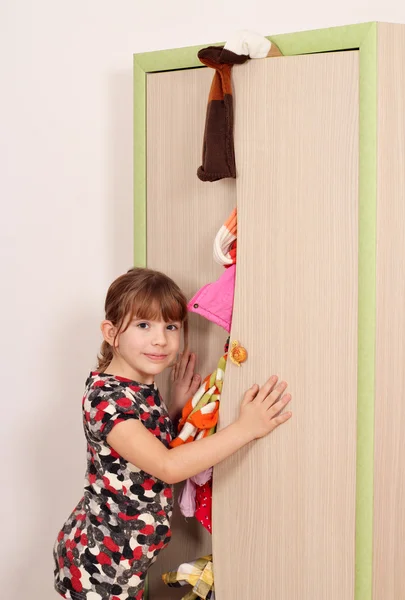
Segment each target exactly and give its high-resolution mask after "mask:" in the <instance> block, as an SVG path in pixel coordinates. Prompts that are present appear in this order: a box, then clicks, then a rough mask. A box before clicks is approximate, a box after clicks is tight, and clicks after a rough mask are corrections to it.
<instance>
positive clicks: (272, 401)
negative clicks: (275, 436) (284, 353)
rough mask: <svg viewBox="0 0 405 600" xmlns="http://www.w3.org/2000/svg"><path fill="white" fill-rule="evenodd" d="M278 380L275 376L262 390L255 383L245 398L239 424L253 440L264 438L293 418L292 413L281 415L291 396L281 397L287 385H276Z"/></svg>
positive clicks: (282, 383)
mask: <svg viewBox="0 0 405 600" xmlns="http://www.w3.org/2000/svg"><path fill="white" fill-rule="evenodd" d="M277 379H278V378H277V377H276V376H275V375H273V376H272V377H270V379H269V380H268V381H266V383H265V384H264V385H263V387H262V388H259V386H258V385H257V384H256V383H255V384H254V385H253V386H252V387H251V388H250V389H248V390H247V392H246V393H245V395H244V397H243V401H242V405H241V409H240V415H239V418H238V420H237V423H238V424H239V425H240V427H241V428H243V430H244V431H245V432H248V433H249V435H250V437H251V439H252V440H254V439H258V438H261V437H264V436H265V435H267V434H268V433H270V432H271V431H273V429H275V428H276V427H278V426H279V425H281V424H282V423H285V422H286V421H288V419H290V417H291V412H285V413H283V414H280V413H281V411H282V410H283V408H285V406H286V405H287V404H288V403H289V402H290V400H291V394H286V395H285V396H283V397H281V396H282V394H283V392H284V391H285V389H286V388H287V383H285V382H284V381H282V382H281V383H279V384H278V385H276V384H277Z"/></svg>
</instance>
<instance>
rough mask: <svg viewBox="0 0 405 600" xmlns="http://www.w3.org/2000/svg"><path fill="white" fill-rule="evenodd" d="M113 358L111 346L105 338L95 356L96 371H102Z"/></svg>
mask: <svg viewBox="0 0 405 600" xmlns="http://www.w3.org/2000/svg"><path fill="white" fill-rule="evenodd" d="M112 359H113V349H112V346H110V344H109V343H108V342H106V341H105V340H104V341H103V343H102V344H101V348H100V354H99V355H98V356H97V371H98V372H99V373H103V372H104V371H105V370H106V368H107V367H108V365H109V364H110V362H111V361H112Z"/></svg>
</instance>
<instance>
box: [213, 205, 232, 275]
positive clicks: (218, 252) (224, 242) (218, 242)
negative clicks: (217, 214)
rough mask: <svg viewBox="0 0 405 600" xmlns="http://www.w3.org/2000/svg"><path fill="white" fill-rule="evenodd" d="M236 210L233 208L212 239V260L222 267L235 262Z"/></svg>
mask: <svg viewBox="0 0 405 600" xmlns="http://www.w3.org/2000/svg"><path fill="white" fill-rule="evenodd" d="M236 237H237V212H236V208H234V209H233V211H232V213H231V214H230V215H229V217H228V219H227V220H226V221H225V223H224V224H223V225H222V226H221V228H220V230H219V231H218V233H217V235H216V236H215V240H214V260H215V262H217V263H218V264H220V265H223V266H224V267H229V266H231V265H234V264H235V263H236Z"/></svg>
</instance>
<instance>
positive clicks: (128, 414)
mask: <svg viewBox="0 0 405 600" xmlns="http://www.w3.org/2000/svg"><path fill="white" fill-rule="evenodd" d="M139 418H140V410H139V405H138V402H137V400H136V397H135V398H134V396H132V395H131V394H130V392H128V391H127V390H126V389H125V388H118V389H117V388H116V389H114V390H111V391H105V390H102V389H100V388H93V389H92V390H90V391H89V393H88V394H87V395H86V396H85V397H84V400H83V420H84V426H85V428H87V430H88V431H89V433H90V435H91V437H92V438H93V439H95V440H96V441H105V440H106V439H107V436H108V434H109V433H110V431H111V430H112V428H113V427H114V426H115V425H117V424H118V423H122V422H123V421H127V420H128V419H139Z"/></svg>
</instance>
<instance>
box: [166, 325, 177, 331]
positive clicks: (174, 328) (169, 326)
mask: <svg viewBox="0 0 405 600" xmlns="http://www.w3.org/2000/svg"><path fill="white" fill-rule="evenodd" d="M171 327H173V329H170V331H177V329H178V327H177V325H168V326H167V328H168V329H169V328H171Z"/></svg>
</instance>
